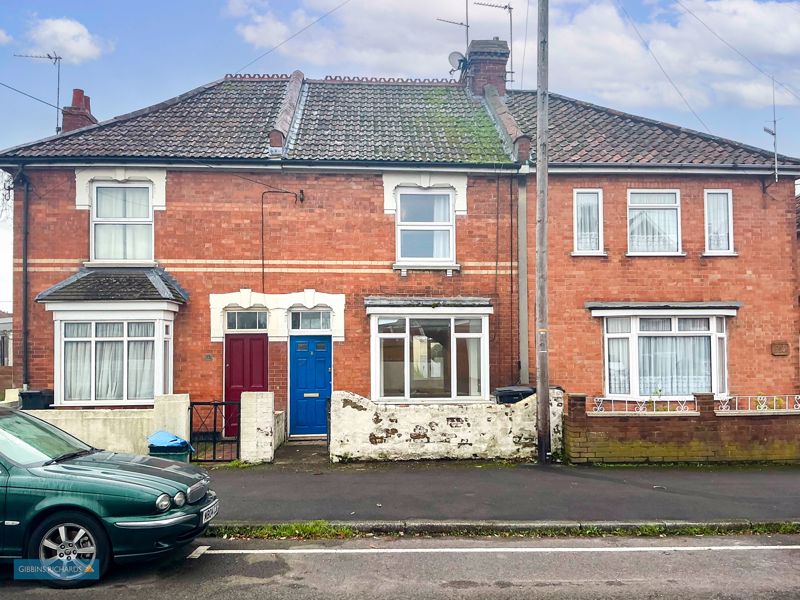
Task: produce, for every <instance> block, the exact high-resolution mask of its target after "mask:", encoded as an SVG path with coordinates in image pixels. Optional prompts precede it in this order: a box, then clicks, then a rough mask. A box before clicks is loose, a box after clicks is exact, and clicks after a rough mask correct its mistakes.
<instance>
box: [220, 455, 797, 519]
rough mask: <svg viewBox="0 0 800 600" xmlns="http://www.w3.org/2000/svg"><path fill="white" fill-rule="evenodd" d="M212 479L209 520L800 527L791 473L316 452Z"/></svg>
mask: <svg viewBox="0 0 800 600" xmlns="http://www.w3.org/2000/svg"><path fill="white" fill-rule="evenodd" d="M282 450H283V449H282ZM284 452H285V450H284ZM301 452H303V450H301ZM212 478H213V487H214V488H215V489H216V490H217V493H218V494H219V496H220V498H221V499H222V509H221V512H220V516H219V518H218V521H217V522H222V521H245V522H253V523H257V522H278V521H296V520H313V519H326V520H338V521H347V520H352V521H367V520H385V521H402V520H408V519H423V520H456V521H470V520H503V521H580V522H585V521H663V520H682V521H710V520H726V519H750V520H787V519H800V468H794V467H728V468H726V467H716V468H662V467H653V468H650V467H636V468H592V467H564V466H550V467H540V466H535V465H513V466H509V465H492V464H490V463H470V462H467V463H461V462H459V463H454V462H440V463H403V464H385V463H384V464H351V465H342V466H332V465H328V464H327V463H326V462H325V461H324V459H323V458H322V456H321V454H320V455H318V456H316V457H313V456H312V457H311V460H310V461H308V462H304V463H302V464H299V465H298V464H296V463H295V464H291V463H288V462H286V463H284V464H276V465H265V466H259V467H251V468H245V469H232V468H222V469H214V470H213V471H212Z"/></svg>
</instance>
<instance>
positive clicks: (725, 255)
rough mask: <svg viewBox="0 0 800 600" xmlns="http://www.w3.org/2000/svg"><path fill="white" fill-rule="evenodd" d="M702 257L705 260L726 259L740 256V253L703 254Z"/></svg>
mask: <svg viewBox="0 0 800 600" xmlns="http://www.w3.org/2000/svg"><path fill="white" fill-rule="evenodd" d="M700 256H702V257H703V258H725V257H731V256H733V257H736V256H739V253H738V252H703V253H702V254H701V255H700Z"/></svg>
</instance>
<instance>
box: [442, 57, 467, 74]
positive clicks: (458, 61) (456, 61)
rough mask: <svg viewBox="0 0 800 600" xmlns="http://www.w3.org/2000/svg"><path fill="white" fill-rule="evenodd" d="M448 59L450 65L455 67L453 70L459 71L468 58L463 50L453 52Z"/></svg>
mask: <svg viewBox="0 0 800 600" xmlns="http://www.w3.org/2000/svg"><path fill="white" fill-rule="evenodd" d="M447 60H448V61H449V62H450V66H451V67H453V70H455V71H458V70H459V69H461V65H462V64H463V63H464V62H466V60H467V59H466V58H465V57H464V55H463V54H461V52H451V53H450V55H449V56H448V57H447Z"/></svg>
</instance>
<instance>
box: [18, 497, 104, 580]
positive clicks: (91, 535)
mask: <svg viewBox="0 0 800 600" xmlns="http://www.w3.org/2000/svg"><path fill="white" fill-rule="evenodd" d="M110 550H111V548H110V544H109V543H108V536H107V535H106V532H105V531H104V529H103V527H102V525H100V523H98V522H97V521H96V520H95V519H94V518H92V517H90V516H89V515H86V514H84V513H81V512H77V511H64V512H59V513H55V514H52V515H50V516H48V517H46V518H45V519H44V520H43V521H42V522H41V523H39V525H38V526H37V527H36V529H34V530H33V533H32V534H31V537H30V539H29V541H28V553H27V556H28V558H29V559H34V560H36V559H38V560H39V561H41V563H40V567H41V568H42V569H43V570H44V576H45V577H46V582H47V583H48V584H49V585H52V586H53V587H59V588H76V587H83V586H87V585H91V584H93V583H95V582H96V581H97V580H98V579H99V578H100V577H102V576H103V575H104V574H105V572H106V569H107V568H108V564H109V559H110Z"/></svg>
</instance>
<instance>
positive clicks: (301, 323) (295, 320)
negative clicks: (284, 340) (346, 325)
mask: <svg viewBox="0 0 800 600" xmlns="http://www.w3.org/2000/svg"><path fill="white" fill-rule="evenodd" d="M289 327H290V329H291V330H292V333H295V334H296V333H300V332H309V333H312V334H313V333H320V332H328V331H330V329H331V311H329V310H296V311H292V313H291V318H290V323H289Z"/></svg>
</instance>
